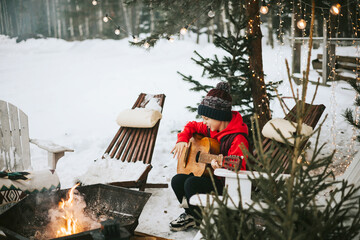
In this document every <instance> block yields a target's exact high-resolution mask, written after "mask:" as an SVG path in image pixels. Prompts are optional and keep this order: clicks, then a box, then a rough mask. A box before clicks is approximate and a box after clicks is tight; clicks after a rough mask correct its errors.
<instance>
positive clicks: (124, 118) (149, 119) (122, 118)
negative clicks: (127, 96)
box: [116, 108, 162, 128]
mask: <svg viewBox="0 0 360 240" xmlns="http://www.w3.org/2000/svg"><path fill="white" fill-rule="evenodd" d="M161 117H162V115H161V112H159V111H157V110H153V109H147V108H135V109H126V110H124V111H122V112H121V113H119V115H118V117H117V119H116V122H117V124H119V125H120V126H123V127H133V128H152V127H153V126H154V125H155V124H156V123H157V122H158V121H159V119H161Z"/></svg>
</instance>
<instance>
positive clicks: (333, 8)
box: [330, 3, 341, 15]
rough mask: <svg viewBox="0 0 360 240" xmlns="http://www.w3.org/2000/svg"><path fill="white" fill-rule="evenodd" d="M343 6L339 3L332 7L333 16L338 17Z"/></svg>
mask: <svg viewBox="0 0 360 240" xmlns="http://www.w3.org/2000/svg"><path fill="white" fill-rule="evenodd" d="M340 8H341V5H340V4H339V3H336V4H334V5H332V6H331V8H330V12H331V14H332V15H338V14H339V13H340Z"/></svg>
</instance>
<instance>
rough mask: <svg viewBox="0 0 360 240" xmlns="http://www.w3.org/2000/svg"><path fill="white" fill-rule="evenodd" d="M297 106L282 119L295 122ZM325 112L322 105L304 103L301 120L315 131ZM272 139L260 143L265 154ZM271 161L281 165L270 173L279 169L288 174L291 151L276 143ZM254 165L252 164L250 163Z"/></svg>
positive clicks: (270, 145)
mask: <svg viewBox="0 0 360 240" xmlns="http://www.w3.org/2000/svg"><path fill="white" fill-rule="evenodd" d="M297 106H298V104H297V105H295V106H294V107H293V108H292V109H291V110H290V112H289V113H288V114H287V115H286V116H285V117H284V119H285V120H289V121H293V122H296V111H297ZM324 111H325V106H324V105H323V104H320V105H310V104H308V103H305V110H304V113H305V116H304V118H303V123H305V124H306V125H308V126H310V127H312V128H313V129H315V127H316V124H317V123H318V121H319V119H320V117H321V115H322V114H323V112H324ZM273 141H274V140H272V139H270V138H264V139H263V142H262V147H263V150H264V152H265V153H266V152H267V151H269V150H270V149H271V147H272V144H273ZM305 144H306V142H303V144H302V146H300V148H301V149H303V148H304V147H305ZM253 155H254V157H256V156H257V153H256V151H254V152H253ZM271 157H272V158H271V159H273V160H278V161H280V163H281V164H279V165H275V164H274V166H277V168H276V169H273V170H272V172H277V171H278V170H279V168H282V169H284V172H282V173H288V172H287V171H286V169H288V168H287V166H288V165H289V160H290V159H291V149H289V148H287V147H286V146H285V144H282V143H278V147H277V148H275V149H274V151H273V152H272V154H271ZM250 164H254V163H250Z"/></svg>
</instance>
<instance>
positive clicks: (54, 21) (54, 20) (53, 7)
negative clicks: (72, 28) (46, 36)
mask: <svg viewBox="0 0 360 240" xmlns="http://www.w3.org/2000/svg"><path fill="white" fill-rule="evenodd" d="M51 2H52V14H51V15H52V18H53V20H52V24H53V28H54V36H53V37H55V38H57V25H56V23H57V19H56V1H51Z"/></svg>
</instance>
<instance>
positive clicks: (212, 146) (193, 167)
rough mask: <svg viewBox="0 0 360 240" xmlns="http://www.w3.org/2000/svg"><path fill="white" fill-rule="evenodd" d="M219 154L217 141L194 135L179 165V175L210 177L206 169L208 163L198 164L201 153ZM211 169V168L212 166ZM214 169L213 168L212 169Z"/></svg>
mask: <svg viewBox="0 0 360 240" xmlns="http://www.w3.org/2000/svg"><path fill="white" fill-rule="evenodd" d="M200 152H201V153H210V154H216V155H217V154H219V153H220V144H219V142H218V141H216V140H215V139H212V138H209V137H204V136H202V135H200V134H196V133H195V134H194V135H193V137H192V138H191V139H190V143H189V146H188V147H186V148H184V150H183V152H182V153H181V155H180V158H179V160H178V165H177V173H183V174H190V173H193V174H194V175H195V176H198V177H199V176H202V175H208V171H207V170H206V167H207V166H209V165H208V163H202V162H198V161H197V160H198V159H199V153H200ZM210 168H211V166H210ZM211 169H212V168H211Z"/></svg>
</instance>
